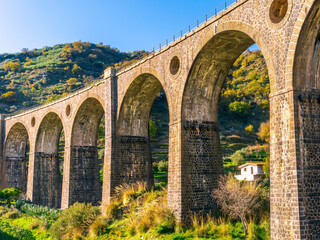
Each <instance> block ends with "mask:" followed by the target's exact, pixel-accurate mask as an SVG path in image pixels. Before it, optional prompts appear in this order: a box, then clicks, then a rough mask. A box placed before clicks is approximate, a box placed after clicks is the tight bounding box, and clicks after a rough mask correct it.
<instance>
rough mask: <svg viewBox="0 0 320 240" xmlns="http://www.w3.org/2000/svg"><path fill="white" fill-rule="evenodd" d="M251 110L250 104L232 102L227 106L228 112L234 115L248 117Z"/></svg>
mask: <svg viewBox="0 0 320 240" xmlns="http://www.w3.org/2000/svg"><path fill="white" fill-rule="evenodd" d="M250 109H251V104H250V103H247V102H244V101H241V102H238V101H234V102H232V103H230V104H229V110H230V112H232V113H235V114H236V115H242V116H243V115H248V114H249V112H250Z"/></svg>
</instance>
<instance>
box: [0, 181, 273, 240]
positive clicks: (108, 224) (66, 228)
mask: <svg viewBox="0 0 320 240" xmlns="http://www.w3.org/2000/svg"><path fill="white" fill-rule="evenodd" d="M23 206H24V205H23ZM22 209H23V207H22ZM15 211H17V210H14V209H10V208H8V207H0V221H1V220H2V222H3V221H4V222H5V223H2V224H5V226H6V228H5V229H11V228H12V229H16V230H15V231H18V232H19V231H21V232H22V233H21V234H29V235H30V236H31V237H30V238H22V239H62V240H64V239H65V240H68V239H71V240H73V239H86V240H92V239H97V240H102V239H108V240H109V239H239V240H241V239H243V240H245V239H255V240H260V239H261V240H264V239H270V223H269V215H268V214H266V215H265V216H264V217H263V218H259V219H249V221H248V235H247V236H245V235H244V232H243V227H242V224H241V222H240V221H237V220H232V219H230V218H228V217H226V216H218V215H213V214H194V215H192V217H191V223H190V225H182V224H180V223H178V222H177V221H176V219H175V217H174V214H173V212H172V211H170V210H169V209H168V208H167V190H166V189H165V188H163V187H161V185H158V186H157V187H154V188H152V189H150V190H148V189H147V187H146V184H144V183H137V184H132V185H129V184H125V185H122V186H121V187H118V188H117V194H116V197H115V198H114V200H113V201H112V202H111V203H110V204H109V205H107V206H104V207H103V209H100V208H99V207H97V206H92V205H91V204H84V203H75V204H74V205H73V206H71V207H69V208H68V209H65V210H63V211H62V212H61V214H59V215H58V218H57V219H56V220H54V221H53V222H52V225H51V226H50V223H47V222H46V220H45V219H44V218H39V217H38V216H37V215H36V214H33V213H32V211H26V212H25V213H19V214H18V215H17V216H14V213H15ZM48 211H50V210H48ZM9 212H10V214H8V213H9ZM7 214H8V215H7ZM9 215H12V216H13V217H14V218H9ZM0 227H1V226H0ZM48 229H49V230H48ZM8 232H10V231H9V230H8ZM0 234H1V233H0ZM16 236H17V235H16ZM0 239H1V238H0Z"/></svg>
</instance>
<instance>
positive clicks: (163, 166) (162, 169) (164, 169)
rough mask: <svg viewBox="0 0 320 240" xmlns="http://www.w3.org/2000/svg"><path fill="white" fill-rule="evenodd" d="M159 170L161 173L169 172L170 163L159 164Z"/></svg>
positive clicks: (162, 162) (161, 162)
mask: <svg viewBox="0 0 320 240" xmlns="http://www.w3.org/2000/svg"><path fill="white" fill-rule="evenodd" d="M158 169H159V171H160V172H168V161H164V160H161V161H160V162H159V163H158Z"/></svg>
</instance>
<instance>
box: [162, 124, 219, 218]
mask: <svg viewBox="0 0 320 240" xmlns="http://www.w3.org/2000/svg"><path fill="white" fill-rule="evenodd" d="M169 141H170V146H172V147H170V152H169V179H168V205H169V207H170V208H171V209H173V210H174V211H175V215H176V216H177V217H178V219H179V220H180V221H182V222H187V221H189V220H190V218H189V217H190V214H192V213H197V212H200V211H203V212H208V211H210V210H212V209H213V208H214V207H216V204H215V202H214V200H213V199H212V197H211V193H212V189H214V188H215V187H216V186H217V182H218V180H219V177H220V176H221V174H223V165H222V157H221V151H220V134H219V128H218V123H216V122H208V121H182V122H178V123H174V124H170V140H169Z"/></svg>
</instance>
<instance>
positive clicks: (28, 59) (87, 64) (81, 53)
mask: <svg viewBox="0 0 320 240" xmlns="http://www.w3.org/2000/svg"><path fill="white" fill-rule="evenodd" d="M140 54H143V52H140V51H139V52H133V53H126V52H120V51H119V50H117V49H115V48H111V47H110V46H109V45H103V44H102V43H100V44H93V43H88V42H80V41H78V42H74V43H69V44H59V45H55V46H53V47H44V48H41V49H34V50H30V51H29V50H28V49H22V51H21V52H20V53H15V54H1V55H0V113H9V112H15V111H17V110H21V109H23V108H26V107H30V106H33V105H36V104H42V103H47V102H51V101H53V100H55V99H58V98H60V97H62V96H65V95H67V94H68V93H69V92H71V91H72V90H74V89H75V88H79V87H82V86H85V85H88V84H90V83H92V82H94V81H97V80H99V79H101V78H102V74H103V71H104V69H105V68H106V67H108V66H111V65H114V64H117V63H119V62H124V61H130V60H132V59H134V58H136V57H138V56H139V55H140Z"/></svg>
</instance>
